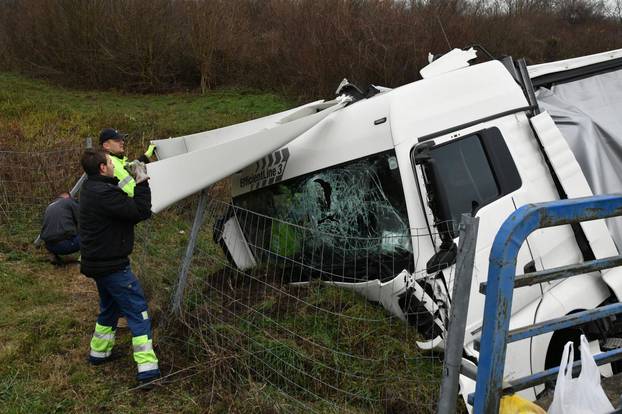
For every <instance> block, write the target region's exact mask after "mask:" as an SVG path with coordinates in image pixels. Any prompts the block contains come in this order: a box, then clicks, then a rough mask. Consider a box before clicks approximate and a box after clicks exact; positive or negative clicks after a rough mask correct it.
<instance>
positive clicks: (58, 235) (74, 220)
mask: <svg viewBox="0 0 622 414" xmlns="http://www.w3.org/2000/svg"><path fill="white" fill-rule="evenodd" d="M79 210H80V209H79V206H78V202H77V201H76V200H75V199H74V198H71V197H70V198H62V197H59V198H57V199H56V200H54V202H52V204H50V205H49V206H47V208H46V209H45V214H44V215H43V229H42V230H41V240H43V241H45V242H57V241H61V240H67V239H70V238H72V237H73V236H75V235H77V234H78V217H79V214H80V213H79Z"/></svg>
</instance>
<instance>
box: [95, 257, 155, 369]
mask: <svg viewBox="0 0 622 414" xmlns="http://www.w3.org/2000/svg"><path fill="white" fill-rule="evenodd" d="M95 282H96V284H97V291H98V292H99V310H100V312H99V316H98V317H97V325H96V335H95V336H96V337H99V339H101V338H112V339H113V340H114V332H115V331H116V328H117V322H118V320H119V317H120V316H125V318H126V319H127V326H128V328H129V329H130V331H131V332H132V344H133V347H134V360H135V361H136V363H137V365H138V379H139V380H140V379H145V378H150V377H154V376H159V374H160V371H159V370H158V360H157V358H156V356H155V353H154V352H153V348H152V343H151V318H149V314H148V312H147V301H146V300H145V294H144V293H143V289H142V287H141V285H140V282H139V281H138V279H137V278H136V276H135V275H134V273H132V270H131V268H130V266H127V267H126V268H125V269H123V270H120V271H118V272H116V273H112V274H110V275H108V276H103V277H98V278H96V279H95ZM97 329H101V330H102V332H101V334H103V335H97ZM93 345H94V343H93V342H92V343H91V351H97V352H101V351H102V350H103V349H96V350H94V349H93ZM95 345H100V346H102V345H103V344H101V343H98V342H97V341H96V343H95ZM111 348H112V344H110V349H111ZM91 355H92V356H93V353H92V354H91Z"/></svg>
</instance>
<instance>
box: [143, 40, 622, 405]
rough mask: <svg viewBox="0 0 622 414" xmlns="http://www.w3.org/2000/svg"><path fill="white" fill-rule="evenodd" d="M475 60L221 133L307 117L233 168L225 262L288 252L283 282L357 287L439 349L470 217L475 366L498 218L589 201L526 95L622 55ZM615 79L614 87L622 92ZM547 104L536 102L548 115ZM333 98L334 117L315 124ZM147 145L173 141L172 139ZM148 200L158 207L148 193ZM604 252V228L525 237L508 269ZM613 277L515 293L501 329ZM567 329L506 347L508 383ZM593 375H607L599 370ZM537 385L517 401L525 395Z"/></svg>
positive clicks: (457, 60) (458, 54)
mask: <svg viewBox="0 0 622 414" xmlns="http://www.w3.org/2000/svg"><path fill="white" fill-rule="evenodd" d="M474 56H475V54H474V52H473V51H472V50H469V51H466V52H465V51H459V50H456V51H454V52H450V53H449V54H447V55H446V56H444V57H441V58H440V59H438V60H437V61H433V62H432V63H431V64H430V66H428V67H426V68H424V70H422V71H421V73H422V76H423V79H421V80H419V81H416V82H413V83H410V84H407V85H404V86H401V87H399V88H395V89H387V88H380V87H373V86H372V87H370V88H369V89H368V90H367V91H366V92H363V91H361V90H359V89H358V88H356V87H354V86H353V85H350V84H348V83H347V82H346V83H343V84H342V85H341V87H340V89H339V90H338V95H339V98H338V100H337V101H335V102H329V103H322V102H320V103H319V104H318V103H312V104H309V105H307V106H303V107H300V108H295V109H294V110H291V111H288V112H286V113H283V114H280V115H279V114H276V115H273V116H271V117H268V118H269V119H268V118H265V119H263V120H257V121H250V122H249V123H246V124H240V126H239V127H233V129H229V130H228V131H233V132H231V137H234V136H235V134H236V132H235V131H241V130H244V134H248V133H249V131H251V132H252V131H260V132H257V133H262V134H263V133H265V134H266V136H269V131H270V129H269V128H275V131H276V132H275V134H276V135H278V134H280V133H281V132H278V131H283V130H284V129H285V128H287V125H288V124H287V123H288V122H289V123H291V122H292V120H294V121H293V122H298V121H300V119H301V118H299V117H305V116H307V117H309V116H316V117H318V119H319V120H318V121H317V123H315V124H313V125H312V126H310V127H309V128H307V129H305V130H304V132H301V133H297V132H296V133H293V132H292V137H291V139H290V140H289V141H287V142H286V144H285V145H279V146H277V148H275V149H274V150H271V151H270V152H269V153H267V155H266V153H264V154H261V157H255V158H254V162H251V163H247V164H246V165H245V166H244V168H242V169H239V170H233V171H231V172H232V174H231V183H232V198H233V201H232V205H231V208H230V209H229V211H228V212H227V214H226V215H225V216H224V217H222V218H221V220H220V221H219V223H218V225H217V226H215V231H214V238H215V239H216V240H217V241H218V242H219V243H220V244H221V246H222V248H223V250H224V252H225V253H226V255H227V257H228V259H229V260H230V262H231V263H232V264H234V265H235V266H236V267H238V268H239V269H243V270H244V269H248V268H251V267H254V266H257V265H259V264H260V263H262V262H265V261H273V262H274V261H278V260H280V259H289V261H288V260H283V263H289V264H288V268H287V269H285V270H284V271H283V275H286V276H284V281H285V282H287V283H308V282H309V281H311V280H313V279H319V280H321V281H322V282H323V283H328V284H334V285H337V286H340V287H343V288H344V289H350V290H354V291H356V292H358V293H360V294H361V295H363V296H365V297H366V298H367V299H369V300H371V301H373V302H376V303H379V304H381V305H382V306H384V307H385V308H386V309H387V311H388V312H390V313H392V314H393V315H395V316H396V317H398V318H400V319H402V320H404V322H405V323H409V324H411V325H412V326H414V327H415V328H416V329H417V330H418V332H419V341H418V344H419V346H420V347H421V348H423V349H442V347H443V336H444V332H445V328H446V325H447V318H448V310H449V308H450V307H451V296H452V287H453V281H454V273H455V258H456V250H457V249H456V246H457V243H458V236H459V232H458V225H459V221H460V217H461V215H462V214H471V215H473V216H477V217H479V218H480V221H479V222H480V225H479V231H478V237H477V243H476V246H477V247H476V254H475V264H474V271H473V280H472V283H471V286H472V287H471V291H470V292H461V294H467V295H469V297H470V305H469V310H468V315H467V328H466V337H465V347H464V349H465V359H464V363H465V364H471V365H477V360H478V355H479V354H478V352H479V338H480V329H481V325H482V319H483V307H484V296H483V295H481V294H480V293H479V291H478V289H479V284H480V283H481V282H485V281H486V278H487V270H488V260H489V254H490V248H491V245H492V242H493V240H494V237H495V235H496V233H497V231H498V230H499V228H500V226H501V224H502V223H503V221H504V220H505V219H506V218H507V217H508V216H509V215H510V214H511V213H512V212H513V211H515V210H516V209H517V208H519V207H520V206H522V205H525V204H528V203H535V202H543V201H551V200H558V199H562V198H568V197H575V196H582V195H590V194H591V193H594V192H596V191H595V189H594V187H595V185H594V184H593V183H592V182H588V181H587V180H586V178H585V175H584V174H583V172H582V171H584V170H585V169H586V167H585V165H580V164H579V162H578V161H577V159H581V156H577V155H575V154H576V151H577V148H571V146H570V145H569V144H568V142H567V141H566V140H565V139H564V136H567V135H568V131H565V135H564V134H562V133H561V131H560V130H559V128H558V126H557V125H558V124H560V125H561V124H563V123H564V120H563V119H562V118H563V117H562V116H560V115H559V114H557V115H556V114H555V113H553V115H551V114H550V113H548V112H546V111H541V109H542V108H541V105H540V103H539V101H538V98H537V97H536V94H537V93H539V94H540V95H541V96H543V97H546V96H548V97H549V98H550V95H547V92H551V89H548V88H551V86H552V85H556V84H563V83H564V82H571V81H575V80H577V79H578V80H581V79H585V78H586V77H588V78H589V77H594V76H600V75H601V74H603V73H605V74H610V73H617V74H618V75H619V74H621V73H622V70H620V68H622V62H621V61H620V60H621V59H622V51H614V52H609V55H605V54H600V55H595V56H593V57H591V60H590V59H587V60H586V59H585V58H581V59H583V60H580V61H577V60H573V61H568V62H563V63H559V62H557V63H554V64H550V65H548V66H547V65H544V66H542V65H540V66H537V67H532V68H531V69H530V68H528V67H527V66H526V65H525V64H524V62H521V61H518V62H514V61H513V60H512V59H511V58H506V59H502V60H491V61H488V62H483V63H479V64H473V65H470V64H469V63H468V60H470V59H471V58H473V57H474ZM614 61H615V64H613V63H611V62H614ZM603 62H605V63H609V65H608V66H606V67H605V66H603ZM589 68H591V69H589ZM577 69H581V70H579V74H577ZM590 70H591V72H590ZM563 73H566V75H567V76H566V77H564V76H562V74H563ZM553 75H555V76H553ZM608 76H610V75H608ZM620 76H622V75H620ZM543 78H546V80H545V81H542V79H543ZM532 79H533V80H538V79H540V80H541V81H542V82H541V83H540V84H539V85H541V87H540V89H541V90H534V82H532ZM547 82H548V83H547ZM619 85H620V83H619V82H618V83H617V88H616V87H613V88H612V89H611V91H612V93H613V92H616V91H618V90H619V89H622V88H620V86H619ZM614 86H615V82H614ZM606 92H607V91H600V93H606ZM616 93H617V92H616ZM543 99H544V98H543ZM552 101H554V100H551V99H549V100H548V101H547V103H546V105H547V108H549V109H551V110H552V111H553V112H555V107H554V105H553V104H551V102H552ZM335 105H340V107H339V108H338V110H334V111H333V112H331V113H329V114H326V115H325V116H324V117H322V118H321V119H320V118H319V115H320V114H321V113H322V112H323V111H329V110H331V109H330V108H336V106H335ZM327 108H329V109H327ZM325 113H326V112H325ZM556 116H557V117H556ZM297 117H298V118H297ZM275 120H276V121H275ZM253 122H255V123H254V124H253ZM556 122H557V123H556ZM228 128H232V127H228ZM236 128H237V129H236ZM225 129H226V128H224V129H223V130H225ZM277 130H278V131H277ZM292 131H293V129H292ZM210 132H212V131H210ZM277 132H278V133H277ZM216 133H217V134H218V130H216ZM223 134H224V132H223ZM215 136H217V139H221V136H220V135H215ZM205 138H206V137H191V139H189V140H187V141H184V142H185V144H184V145H185V147H184V148H186V149H188V148H190V147H191V145H190V144H189V143H191V144H192V145H195V146H196V149H195V150H193V151H188V154H182V155H180V152H179V151H181V152H183V151H184V150H179V149H175V150H172V153H171V155H170V156H171V159H175V158H180V159H182V161H183V163H185V164H188V163H189V162H190V160H191V157H195V158H196V159H197V160H199V159H200V158H201V156H203V157H205V156H207V154H208V152H207V149H208V146H204V147H201V145H207V144H196V143H197V142H206V141H205ZM231 139H232V141H231V142H233V141H234V139H233V138H231ZM201 140H203V141H201ZM218 142H219V143H220V142H224V141H223V140H222V139H221V141H218ZM156 143H158V142H156ZM158 144H159V145H160V144H161V145H160V146H159V148H164V149H166V148H167V145H169V146H170V148H173V145H177V147H175V148H179V145H178V142H177V143H170V142H169V143H165V142H160V143H158ZM200 148H204V151H205V152H204V153H200V151H201V150H200ZM573 151H575V152H573ZM233 155H234V154H232V156H233ZM251 158H253V155H252V154H249V155H248V159H249V160H250V159H251ZM165 161H168V160H165ZM182 161H180V163H181V162H182ZM197 162H198V161H197ZM155 164H158V163H155ZM621 164H622V162H621ZM156 167H157V166H156ZM150 168H153V167H152V166H151V164H150ZM154 175H157V172H156V171H154V173H153V174H152V171H150V176H152V178H153V177H154ZM595 175H598V174H595ZM167 179H170V180H172V178H167ZM152 181H153V180H152ZM203 184H205V183H202V184H201V185H203ZM197 185H198V184H197ZM621 190H622V185H621V186H620V189H619V191H621ZM154 194H155V195H154V197H156V199H157V194H158V189H157V188H156V189H155V191H154ZM180 197H181V196H180ZM249 217H250V218H249ZM608 224H609V225H610V227H611V225H612V224H611V223H608ZM320 252H321V254H320ZM327 252H330V254H327ZM615 254H618V250H617V247H616V245H615V242H614V240H613V238H612V235H611V231H610V230H609V229H608V227H607V226H606V225H605V223H604V222H599V223H593V224H589V225H587V226H560V227H555V228H549V229H543V230H538V231H536V232H534V233H533V234H531V235H530V236H529V237H528V239H527V242H526V243H525V244H524V245H523V246H522V247H521V250H520V253H519V255H518V259H517V269H524V271H525V272H530V271H535V270H543V269H548V268H552V267H557V266H562V265H567V264H572V263H577V262H580V261H583V260H588V259H591V258H595V257H596V258H599V257H605V256H608V255H615ZM326 257H330V260H326V259H325V258H326ZM616 276H617V271H616V269H612V272H610V273H608V274H607V275H605V274H601V272H594V273H590V274H586V275H582V276H578V277H575V278H572V279H568V280H561V281H556V282H551V283H543V284H540V285H536V286H531V287H529V288H523V289H520V290H517V291H515V293H514V298H513V308H512V319H511V326H510V327H511V328H512V329H513V328H517V327H521V326H525V325H529V324H533V323H537V322H538V321H542V320H548V319H551V318H555V317H559V316H563V315H567V314H569V313H572V312H576V311H579V310H585V309H592V308H595V307H598V306H599V305H601V304H603V303H605V302H607V301H617V300H618V296H617V294H618V293H619V292H620V291H621V290H622V289H621V288H622V284H621V283H619V282H617V280H618V279H619V280H622V275H620V277H616ZM586 329H587V330H589V331H590V337H589V339H591V340H592V345H593V347H595V348H598V347H600V346H601V345H603V343H604V336H602V335H599V332H598V329H596V328H594V329H592V328H591V327H586ZM613 334H616V332H615V330H614V331H611V332H609V335H610V336H611V335H613ZM574 336H577V333H576V332H555V333H553V334H548V335H541V336H538V337H536V338H531V339H526V340H523V341H518V342H515V343H512V344H510V345H509V346H508V352H507V355H508V356H507V358H506V367H505V373H506V377H507V378H506V379H508V380H509V379H512V378H517V377H521V376H525V375H529V374H531V373H533V372H537V371H541V370H543V369H545V368H548V367H549V366H552V365H555V364H557V363H558V361H557V360H556V358H558V357H557V355H559V354H560V349H561V348H560V344H561V346H563V344H564V343H565V341H566V340H568V338H570V339H572V338H574ZM603 370H604V371H603V372H605V373H610V372H611V367H610V366H605V367H604V368H603ZM473 389H474V381H473V380H471V379H469V378H467V377H465V376H463V377H462V378H461V392H462V393H463V394H465V395H466V394H468V393H469V392H472V391H473ZM542 389H543V388H542V387H540V388H537V389H535V388H534V389H529V390H525V391H523V392H522V394H523V395H524V396H526V397H528V398H530V399H535V397H536V395H537V393H539V392H540V391H542Z"/></svg>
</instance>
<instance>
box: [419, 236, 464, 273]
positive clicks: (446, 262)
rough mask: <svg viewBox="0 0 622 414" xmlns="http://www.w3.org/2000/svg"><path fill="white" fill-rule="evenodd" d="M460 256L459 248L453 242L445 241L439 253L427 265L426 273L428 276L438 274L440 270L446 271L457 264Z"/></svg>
mask: <svg viewBox="0 0 622 414" xmlns="http://www.w3.org/2000/svg"><path fill="white" fill-rule="evenodd" d="M457 255H458V246H456V243H454V242H453V240H452V241H447V242H445V241H443V243H441V245H440V247H439V250H438V252H436V253H435V254H434V256H432V257H431V258H430V260H428V263H426V272H427V273H428V274H432V273H436V272H438V271H440V270H443V269H446V268H448V267H449V266H451V265H453V264H454V263H456V256H457Z"/></svg>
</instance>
